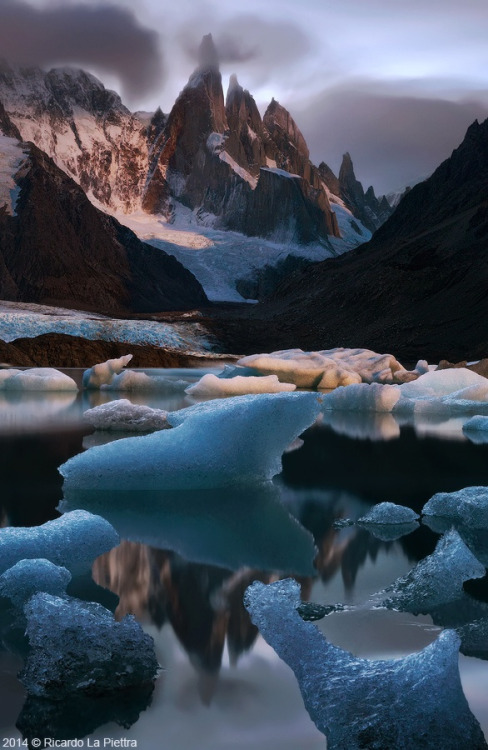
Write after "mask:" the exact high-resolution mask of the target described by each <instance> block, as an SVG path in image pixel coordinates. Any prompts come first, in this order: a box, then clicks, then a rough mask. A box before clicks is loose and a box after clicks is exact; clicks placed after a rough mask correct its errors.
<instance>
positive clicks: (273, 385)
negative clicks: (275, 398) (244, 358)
mask: <svg viewBox="0 0 488 750" xmlns="http://www.w3.org/2000/svg"><path fill="white" fill-rule="evenodd" d="M295 388H296V385H293V384H292V383H280V381H279V380H278V377H277V376H276V375H264V376H261V377H253V376H249V377H245V376H242V375H236V376H234V377H232V378H219V377H217V376H216V375H213V374H212V373H207V374H206V375H204V376H203V377H202V378H200V380H199V381H198V383H195V384H194V385H190V386H188V388H186V389H185V393H188V395H189V396H197V397H199V398H200V397H210V398H219V397H224V396H239V395H245V394H247V393H280V392H286V391H288V392H290V391H294V390H295Z"/></svg>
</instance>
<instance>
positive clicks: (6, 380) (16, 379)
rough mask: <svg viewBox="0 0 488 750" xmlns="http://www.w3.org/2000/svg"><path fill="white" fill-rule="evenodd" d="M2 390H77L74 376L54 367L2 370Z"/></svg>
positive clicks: (0, 387)
mask: <svg viewBox="0 0 488 750" xmlns="http://www.w3.org/2000/svg"><path fill="white" fill-rule="evenodd" d="M0 390H5V391H77V390H78V386H77V385H76V383H75V381H74V380H73V378H70V377H68V375H65V374H64V373H62V372H59V370H54V369H53V368H52V367H31V368H30V369H28V370H14V369H5V370H0Z"/></svg>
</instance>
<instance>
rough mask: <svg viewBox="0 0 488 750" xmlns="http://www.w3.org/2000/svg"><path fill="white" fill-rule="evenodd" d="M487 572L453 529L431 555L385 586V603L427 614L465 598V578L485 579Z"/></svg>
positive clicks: (440, 540) (392, 606)
mask: <svg viewBox="0 0 488 750" xmlns="http://www.w3.org/2000/svg"><path fill="white" fill-rule="evenodd" d="M485 572H486V571H485V567H484V565H482V564H481V563H480V562H479V561H478V560H477V559H476V557H475V556H474V555H473V553H472V552H471V551H470V550H469V549H468V547H467V546H466V545H465V543H464V542H463V540H462V539H461V537H460V536H459V534H458V532H457V531H455V530H454V529H451V530H450V531H448V532H447V534H445V535H444V536H442V537H441V538H440V539H439V541H438V543H437V546H436V548H435V550H434V552H433V553H432V554H431V555H429V556H428V557H426V558H424V559H423V560H421V561H420V562H419V563H417V565H415V567H414V568H412V570H410V571H409V572H408V573H407V575H405V576H402V577H401V578H398V579H397V580H396V581H395V582H394V583H393V584H392V585H391V586H390V587H389V588H387V589H386V591H385V593H387V594H388V598H387V599H386V600H385V602H384V604H385V606H387V607H390V608H392V609H400V610H406V611H408V612H413V613H414V614H417V613H419V612H424V613H427V612H429V611H430V610H433V609H435V608H437V607H440V606H442V605H444V604H448V603H449V602H453V601H455V600H457V599H459V598H462V597H463V593H464V592H463V583H464V581H469V580H470V579H472V578H483V576H484V575H485Z"/></svg>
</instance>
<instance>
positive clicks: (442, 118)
mask: <svg viewBox="0 0 488 750" xmlns="http://www.w3.org/2000/svg"><path fill="white" fill-rule="evenodd" d="M283 103H284V104H285V105H286V103H285V102H283ZM289 106H290V109H291V113H292V115H293V117H294V118H295V120H296V122H297V124H298V125H299V127H300V129H301V131H302V132H303V134H304V136H305V138H306V140H307V143H308V146H309V148H310V154H311V158H312V160H313V161H314V162H315V163H318V162H320V161H325V162H326V163H327V164H329V166H330V167H331V168H332V169H333V170H334V171H337V170H338V167H339V165H340V162H341V158H342V154H343V153H345V152H346V151H349V152H350V154H351V156H352V159H353V162H354V168H355V172H356V176H357V177H358V179H360V180H361V182H362V183H363V185H364V187H365V188H366V187H368V186H369V185H373V187H374V189H375V192H376V193H377V194H381V193H383V192H388V191H390V190H394V189H397V188H400V187H402V186H403V185H406V184H409V183H411V182H414V181H418V180H419V179H424V178H425V177H427V176H428V175H429V174H431V173H432V172H433V171H434V169H436V167H437V166H439V164H440V163H441V162H442V161H444V159H446V158H447V157H448V156H450V154H451V152H452V151H453V149H455V148H456V147H457V146H458V145H459V144H460V143H461V141H462V140H463V138H464V135H465V132H466V130H467V128H468V127H469V125H470V124H471V123H472V122H473V121H474V120H475V119H478V120H480V121H481V120H484V119H486V117H488V102H487V100H486V98H480V99H479V100H475V99H473V98H472V97H470V99H469V100H468V99H466V100H461V101H451V100H448V99H443V98H434V97H428V96H426V95H425V93H424V94H422V95H419V96H415V95H414V94H413V93H411V94H409V95H407V94H405V93H400V94H399V95H396V93H395V85H394V84H393V83H392V84H389V85H384V86H383V88H382V87H381V84H380V83H377V85H376V87H375V89H374V91H373V90H370V91H368V90H367V89H364V88H355V87H353V86H352V87H349V86H345V87H344V88H340V87H338V88H336V89H334V90H329V91H323V92H322V93H320V94H317V95H315V96H313V97H311V98H310V99H309V100H308V101H307V102H302V103H301V104H298V103H297V104H296V105H295V106H292V104H291V103H289Z"/></svg>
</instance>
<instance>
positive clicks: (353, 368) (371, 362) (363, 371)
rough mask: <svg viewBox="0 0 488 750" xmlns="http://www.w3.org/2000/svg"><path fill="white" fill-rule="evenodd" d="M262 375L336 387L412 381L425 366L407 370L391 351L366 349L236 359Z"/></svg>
mask: <svg viewBox="0 0 488 750" xmlns="http://www.w3.org/2000/svg"><path fill="white" fill-rule="evenodd" d="M237 364H238V365H241V366H243V367H251V368H254V369H255V370H258V371H259V372H261V373H262V374H263V375H270V374H275V375H277V376H278V378H279V379H280V380H281V381H282V382H288V383H295V385H297V386H298V387H299V388H321V389H325V388H337V387H338V386H340V385H351V384H353V383H361V382H364V383H405V382H408V381H410V380H415V379H416V378H418V377H419V375H420V374H422V373H424V372H425V371H426V370H427V369H428V365H427V363H426V362H424V361H421V362H418V364H417V367H416V368H415V370H413V371H411V372H409V371H408V370H406V369H405V368H404V367H403V366H402V365H401V364H400V362H398V360H397V359H395V357H393V355H391V354H377V353H376V352H373V351H371V350H370V349H346V348H336V349H324V350H322V351H316V352H304V351H302V349H284V350H281V351H277V352H271V353H270V354H252V355H250V356H247V357H242V358H241V359H239V360H238V362H237Z"/></svg>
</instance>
